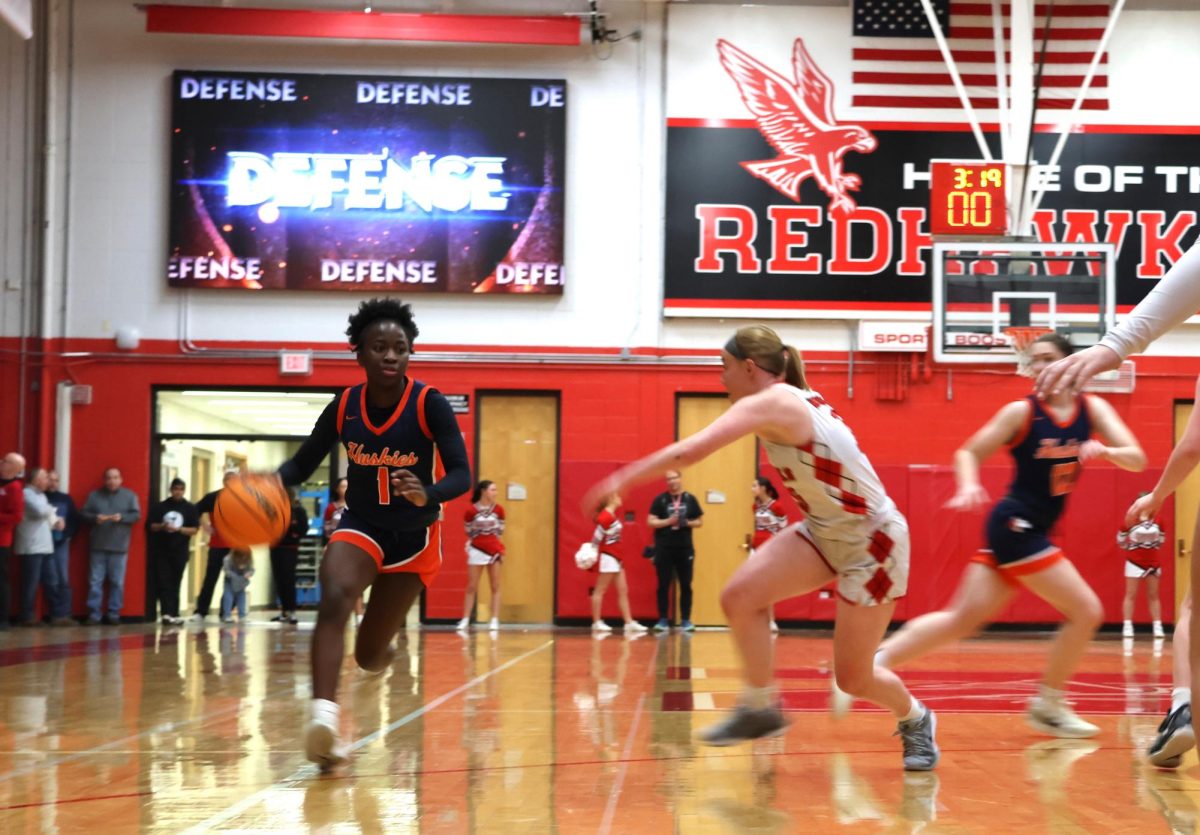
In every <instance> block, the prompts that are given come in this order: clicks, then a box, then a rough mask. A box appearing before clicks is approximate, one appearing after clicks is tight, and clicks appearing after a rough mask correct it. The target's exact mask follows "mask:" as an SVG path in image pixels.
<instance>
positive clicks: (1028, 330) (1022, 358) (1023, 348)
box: [1004, 325, 1054, 377]
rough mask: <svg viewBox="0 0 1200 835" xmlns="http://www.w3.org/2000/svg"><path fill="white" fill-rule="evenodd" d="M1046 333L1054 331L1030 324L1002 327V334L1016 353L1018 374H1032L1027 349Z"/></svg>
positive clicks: (1028, 375)
mask: <svg viewBox="0 0 1200 835" xmlns="http://www.w3.org/2000/svg"><path fill="white" fill-rule="evenodd" d="M1048 333H1054V330H1053V329H1052V328H1043V327H1037V326H1030V325H1024V326H1020V327H1010V328H1005V329H1004V335H1005V336H1007V337H1008V342H1009V344H1010V345H1011V346H1012V349H1013V352H1014V353H1015V354H1016V355H1017V373H1018V374H1020V375H1022V376H1025V377H1031V376H1033V375H1032V374H1030V372H1029V361H1030V356H1029V350H1030V349H1031V348H1032V347H1033V343H1035V342H1037V341H1038V339H1039V338H1040V337H1043V336H1045V335H1046V334H1048Z"/></svg>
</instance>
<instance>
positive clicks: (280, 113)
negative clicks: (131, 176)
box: [167, 70, 566, 295]
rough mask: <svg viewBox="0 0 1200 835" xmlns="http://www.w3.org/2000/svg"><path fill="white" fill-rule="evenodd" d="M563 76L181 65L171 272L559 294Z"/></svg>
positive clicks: (233, 279) (248, 281)
mask: <svg viewBox="0 0 1200 835" xmlns="http://www.w3.org/2000/svg"><path fill="white" fill-rule="evenodd" d="M565 139H566V85H565V82H563V81H562V80H530V79H520V80H517V79H495V78H440V77H439V78H415V77H380V76H350V75H306V74H286V73H221V72H207V71H204V72H201V71H183V70H181V71H177V72H176V73H175V74H174V79H173V107H172V138H171V206H170V241H169V253H168V260H167V280H168V283H169V285H170V286H172V287H199V288H241V289H247V290H259V289H277V290H342V291H346V290H349V291H369V292H376V293H378V292H389V291H393V292H405V293H412V292H414V291H415V292H452V293H487V294H500V293H537V294H552V295H557V294H561V293H562V289H563V285H564V282H565V281H566V277H565V275H564V272H563V175H564V170H565V165H564V153H565Z"/></svg>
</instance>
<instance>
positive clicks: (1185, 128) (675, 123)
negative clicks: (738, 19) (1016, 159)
mask: <svg viewBox="0 0 1200 835" xmlns="http://www.w3.org/2000/svg"><path fill="white" fill-rule="evenodd" d="M858 124H860V125H862V126H863V127H864V128H866V129H867V130H908V131H912V130H916V131H938V132H944V131H945V132H953V131H968V130H970V129H971V126H970V125H968V124H967V123H966V122H859V123H858ZM667 127H669V128H743V129H745V128H753V129H756V130H757V128H758V123H757V122H756V121H754V120H753V119H689V118H686V117H681V116H676V117H672V118H670V119H667ZM980 127H981V128H982V129H983V131H984V132H989V131H990V132H995V131H997V130H999V127H998V126H997V125H996V123H994V122H984V123H982V124H981V125H980ZM1035 130H1036V131H1037V132H1039V133H1057V132H1058V131H1059V130H1060V127H1059V126H1058V125H1037V126H1036V127H1035ZM1071 130H1072V132H1073V133H1116V134H1126V133H1136V134H1139V135H1147V136H1149V135H1153V134H1170V135H1192V134H1200V125H1079V126H1077V127H1074V128H1072V129H1071ZM303 347H306V346H302V345H297V348H303Z"/></svg>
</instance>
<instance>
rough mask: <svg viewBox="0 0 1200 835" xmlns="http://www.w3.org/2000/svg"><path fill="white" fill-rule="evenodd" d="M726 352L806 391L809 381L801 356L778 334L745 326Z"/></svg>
mask: <svg viewBox="0 0 1200 835" xmlns="http://www.w3.org/2000/svg"><path fill="white" fill-rule="evenodd" d="M725 351H726V352H727V353H728V354H729V355H730V356H732V357H734V358H735V359H739V360H752V361H753V362H754V364H755V365H757V366H758V367H759V368H761V369H762V370H763V371H766V372H767V373H768V374H774V375H775V376H777V377H783V381H784V382H785V383H787V384H788V385H789V386H795V387H796V388H800V389H808V387H809V386H808V381H807V380H806V379H805V378H804V360H803V359H801V358H800V352H799V351H797V350H796V349H795V348H793V347H792V346H791V345H784V344H783V340H782V339H780V338H779V334H777V333H775V331H773V330H771V329H770V328H768V327H767V326H766V325H747V326H746V327H744V328H738V330H737V333H735V334H734V335H733V336H731V337H730V338H729V341H728V342H726V343H725Z"/></svg>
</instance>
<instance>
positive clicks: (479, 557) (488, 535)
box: [463, 504, 504, 565]
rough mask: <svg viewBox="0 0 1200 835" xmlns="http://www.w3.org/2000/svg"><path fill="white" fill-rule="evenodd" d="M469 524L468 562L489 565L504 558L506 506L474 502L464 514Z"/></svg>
mask: <svg viewBox="0 0 1200 835" xmlns="http://www.w3.org/2000/svg"><path fill="white" fill-rule="evenodd" d="M463 519H464V521H465V522H466V526H467V564H468V565H489V564H491V563H494V562H500V560H502V559H503V558H504V543H503V542H501V541H500V537H501V536H502V535H503V534H504V508H503V507H501V506H500V505H498V504H494V505H483V504H473V505H471V506H470V507H469V508H467V510H466V512H465V513H464V514H463Z"/></svg>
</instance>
